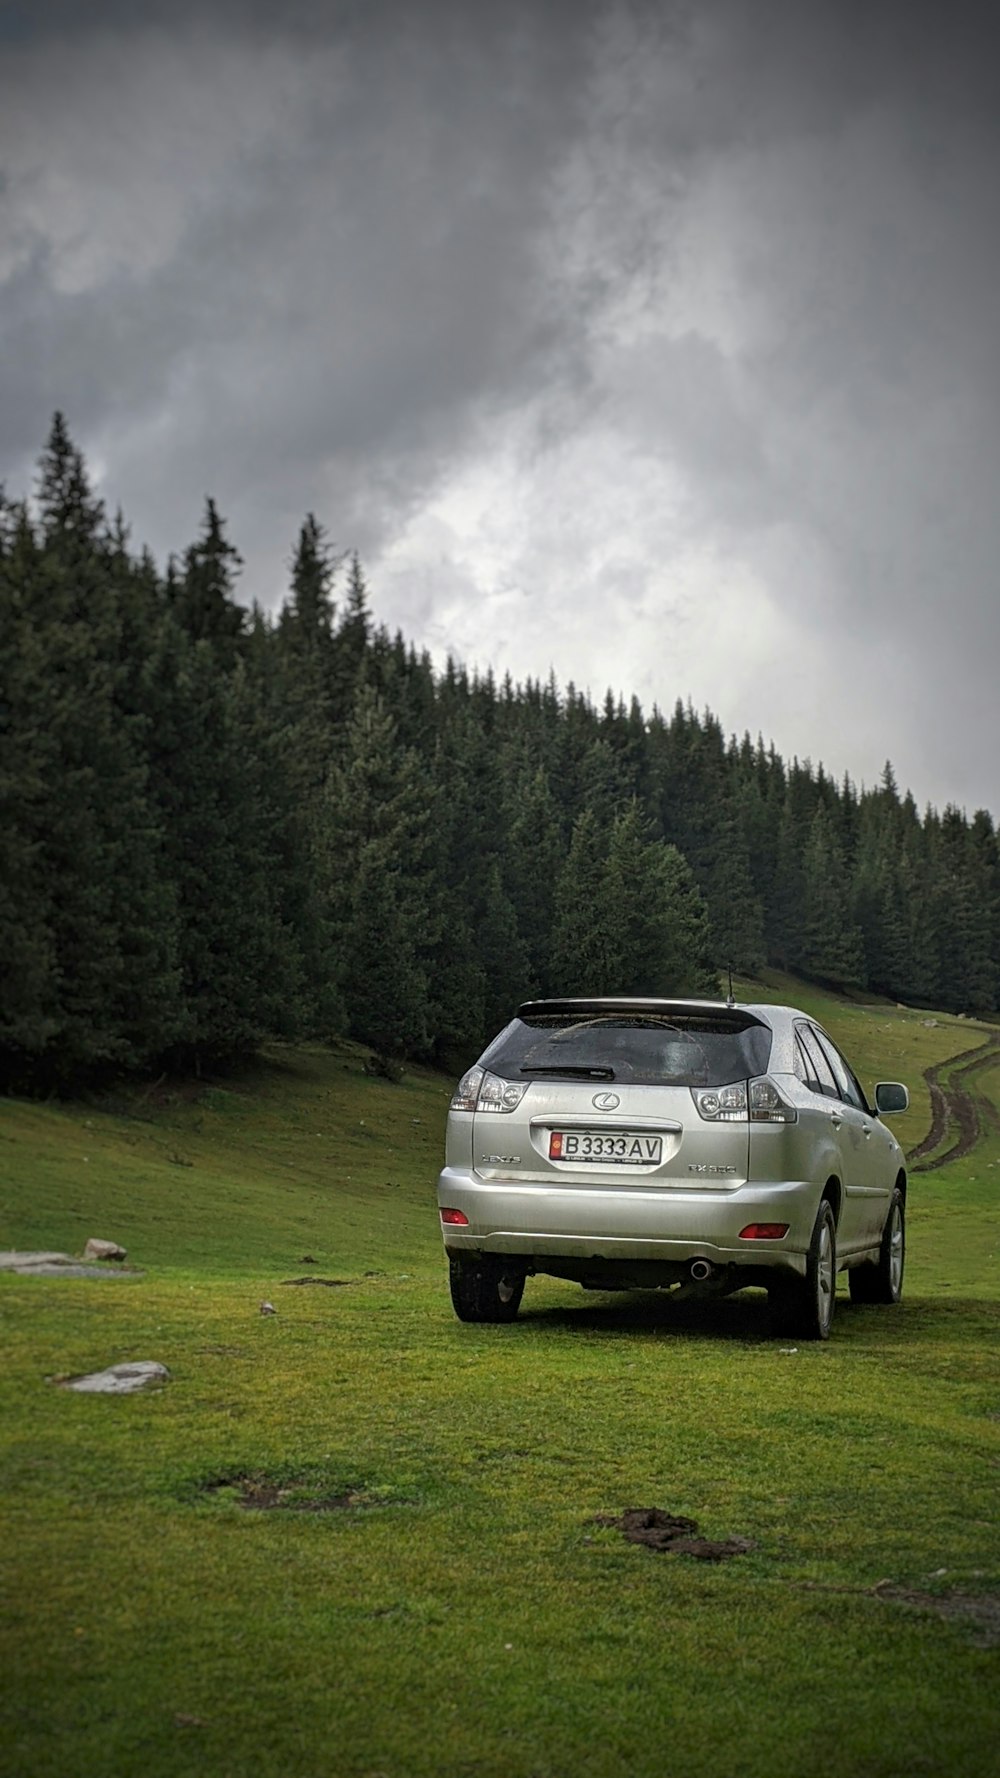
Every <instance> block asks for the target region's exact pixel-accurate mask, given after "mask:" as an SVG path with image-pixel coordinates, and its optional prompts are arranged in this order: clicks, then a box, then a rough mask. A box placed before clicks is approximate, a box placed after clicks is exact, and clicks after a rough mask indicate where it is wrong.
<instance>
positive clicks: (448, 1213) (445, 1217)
mask: <svg viewBox="0 0 1000 1778" xmlns="http://www.w3.org/2000/svg"><path fill="white" fill-rule="evenodd" d="M441 1221H442V1222H450V1223H452V1224H453V1225H454V1226H455V1227H456V1228H461V1229H467V1228H468V1226H469V1219H468V1217H467V1216H466V1214H465V1212H464V1211H463V1210H442V1212H441Z"/></svg>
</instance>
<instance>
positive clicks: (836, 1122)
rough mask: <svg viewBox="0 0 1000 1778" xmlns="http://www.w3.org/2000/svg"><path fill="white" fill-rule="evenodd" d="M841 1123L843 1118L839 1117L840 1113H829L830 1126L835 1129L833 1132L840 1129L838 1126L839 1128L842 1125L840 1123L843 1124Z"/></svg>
mask: <svg viewBox="0 0 1000 1778" xmlns="http://www.w3.org/2000/svg"><path fill="white" fill-rule="evenodd" d="M843 1121H844V1120H843V1118H842V1117H841V1115H840V1113H839V1112H838V1111H831V1113H830V1122H831V1124H832V1125H833V1127H834V1129H835V1130H839V1129H840V1126H841V1124H842V1123H843Z"/></svg>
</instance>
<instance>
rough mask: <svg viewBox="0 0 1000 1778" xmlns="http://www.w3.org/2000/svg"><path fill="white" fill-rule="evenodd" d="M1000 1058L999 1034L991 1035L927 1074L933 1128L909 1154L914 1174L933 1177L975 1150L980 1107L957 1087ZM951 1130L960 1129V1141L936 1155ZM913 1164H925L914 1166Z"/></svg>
mask: <svg viewBox="0 0 1000 1778" xmlns="http://www.w3.org/2000/svg"><path fill="white" fill-rule="evenodd" d="M998 1058H1000V1031H992V1032H991V1033H990V1035H989V1037H988V1038H987V1040H986V1042H985V1043H980V1044H977V1045H976V1047H975V1049H971V1050H961V1051H960V1052H959V1054H958V1055H957V1056H948V1057H946V1059H945V1060H944V1061H942V1062H937V1063H935V1065H934V1067H933V1068H927V1069H925V1070H924V1079H925V1081H926V1082H927V1088H928V1091H929V1093H930V1097H931V1127H930V1129H929V1130H928V1132H927V1135H926V1136H925V1137H924V1138H923V1140H922V1141H921V1142H918V1143H917V1145H916V1147H915V1148H911V1149H910V1150H909V1151H908V1153H907V1157H906V1158H907V1161H908V1162H909V1163H910V1166H911V1170H912V1171H913V1172H914V1173H934V1172H936V1171H937V1169H938V1168H939V1167H945V1166H947V1165H948V1163H949V1161H959V1160H961V1159H962V1157H963V1155H967V1154H969V1153H970V1152H971V1150H972V1149H973V1148H975V1146H976V1143H977V1142H978V1141H979V1138H980V1135H981V1134H982V1125H981V1123H980V1116H979V1105H978V1103H977V1101H976V1100H975V1099H974V1098H973V1096H972V1094H971V1093H967V1092H965V1091H964V1090H963V1088H962V1087H961V1086H959V1085H958V1084H957V1083H958V1082H959V1081H963V1082H964V1081H965V1080H967V1079H968V1077H969V1076H970V1075H972V1074H975V1073H977V1071H978V1070H979V1069H980V1068H985V1067H987V1066H988V1064H989V1063H990V1062H993V1061H996V1060H997V1059H998ZM942 1069H947V1071H948V1074H949V1084H948V1085H947V1086H942V1085H941V1078H940V1077H941V1071H942ZM952 1129H957V1131H958V1140H957V1141H956V1142H953V1143H952V1145H951V1147H950V1148H948V1149H946V1150H945V1152H944V1154H934V1150H935V1149H937V1148H939V1147H940V1145H941V1143H942V1142H943V1141H944V1140H945V1138H946V1137H947V1135H948V1133H949V1131H950V1130H952ZM925 1155H933V1159H932V1160H924V1158H923V1157H924V1156H925ZM914 1162H922V1163H923V1164H922V1165H916V1166H915V1165H914V1164H913V1163H914Z"/></svg>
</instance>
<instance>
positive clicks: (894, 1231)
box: [847, 1185, 906, 1303]
mask: <svg viewBox="0 0 1000 1778" xmlns="http://www.w3.org/2000/svg"><path fill="white" fill-rule="evenodd" d="M905 1264H906V1202H905V1199H904V1197H903V1194H902V1192H901V1191H900V1189H899V1186H898V1185H897V1186H896V1187H895V1189H894V1190H893V1194H892V1197H891V1198H890V1199H889V1212H888V1215H887V1216H886V1219H885V1224H884V1227H883V1229H882V1239H881V1241H880V1243H879V1250H878V1259H877V1260H875V1261H874V1262H868V1261H866V1263H865V1264H864V1265H861V1266H852V1267H851V1269H850V1271H849V1272H848V1274H847V1283H848V1287H849V1289H850V1292H851V1301H852V1303H898V1302H899V1299H900V1297H901V1296H902V1294H903V1269H904V1266H905Z"/></svg>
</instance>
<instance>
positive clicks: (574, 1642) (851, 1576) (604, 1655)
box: [0, 977, 1000, 1778]
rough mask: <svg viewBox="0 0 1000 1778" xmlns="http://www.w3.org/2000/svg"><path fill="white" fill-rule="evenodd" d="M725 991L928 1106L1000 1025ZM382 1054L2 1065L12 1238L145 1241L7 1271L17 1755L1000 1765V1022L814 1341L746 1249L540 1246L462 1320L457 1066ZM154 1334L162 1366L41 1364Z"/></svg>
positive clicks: (504, 1773)
mask: <svg viewBox="0 0 1000 1778" xmlns="http://www.w3.org/2000/svg"><path fill="white" fill-rule="evenodd" d="M741 991H742V992H743V993H744V994H745V996H746V997H747V998H750V997H754V996H757V997H766V998H770V999H784V998H788V999H790V1000H792V1001H793V1002H794V1003H797V1004H803V1003H807V1004H808V1006H809V1010H811V1011H813V1012H815V1013H816V1014H817V1015H819V1016H820V1017H821V1018H822V1019H823V1021H824V1022H825V1023H826V1024H827V1025H828V1026H829V1028H830V1029H831V1030H832V1032H833V1034H834V1035H835V1036H836V1037H837V1038H838V1040H840V1041H841V1042H842V1043H843V1046H844V1048H845V1050H846V1052H847V1054H848V1055H849V1056H850V1057H851V1058H852V1060H853V1061H854V1062H855V1064H856V1066H857V1067H858V1071H859V1073H860V1074H861V1076H862V1079H863V1080H864V1082H865V1084H866V1085H868V1086H870V1085H871V1083H872V1082H873V1081H874V1079H875V1078H902V1079H904V1080H906V1081H907V1082H908V1084H909V1085H910V1088H911V1092H912V1095H913V1106H912V1109H911V1111H910V1112H909V1113H908V1114H907V1117H906V1118H904V1119H899V1120H895V1121H894V1128H896V1130H897V1133H898V1134H899V1136H900V1139H901V1141H902V1142H903V1143H904V1146H906V1147H910V1146H914V1145H915V1144H917V1143H918V1142H919V1141H920V1140H921V1138H922V1137H923V1136H924V1135H925V1133H926V1131H927V1129H928V1127H929V1124H930V1116H931V1108H930V1101H929V1097H928V1093H927V1089H926V1087H925V1085H924V1082H923V1071H924V1070H925V1069H927V1068H930V1067H933V1066H936V1065H941V1064H946V1063H947V1062H948V1059H949V1058H950V1057H954V1056H956V1055H958V1054H960V1053H961V1052H963V1051H967V1050H969V1049H970V1048H973V1047H974V1046H976V1045H977V1044H980V1043H982V1042H983V1041H984V1039H985V1037H986V1036H987V1035H988V1034H987V1033H986V1032H984V1031H982V1030H981V1029H980V1028H979V1027H977V1026H975V1025H974V1024H972V1023H971V1022H970V1021H965V1020H956V1019H951V1018H948V1017H946V1016H944V1015H936V1019H937V1022H936V1023H935V1024H933V1025H929V1024H927V1023H926V1022H925V1020H926V1018H927V1016H928V1015H921V1014H919V1013H916V1012H912V1011H904V1010H902V1009H897V1008H893V1007H891V1006H884V1005H880V1006H876V1007H870V1006H865V1005H862V1004H860V1003H858V1004H855V1003H848V1002H845V1001H835V1000H832V999H831V998H829V997H828V996H824V995H822V994H820V993H818V992H816V991H814V990H805V989H803V988H802V986H801V984H798V983H790V982H783V981H782V980H781V979H780V978H777V977H772V978H769V980H768V985H767V987H766V988H764V989H761V988H760V987H759V985H757V986H754V987H753V988H747V987H745V986H744V988H743V989H742V990H741ZM361 1063H362V1058H361V1054H360V1052H358V1051H356V1050H354V1049H353V1048H351V1047H349V1046H344V1047H342V1048H340V1049H336V1050H319V1049H317V1050H298V1051H293V1052H280V1053H276V1054H274V1055H273V1056H271V1057H269V1058H268V1059H267V1063H266V1065H265V1066H263V1067H261V1068H260V1069H259V1070H258V1071H256V1072H255V1073H252V1074H248V1075H246V1076H245V1077H243V1078H241V1079H239V1080H234V1081H230V1082H228V1083H225V1084H218V1083H217V1084H215V1085H212V1086H211V1087H205V1088H203V1089H202V1090H200V1091H194V1090H186V1091H184V1092H181V1091H179V1090H178V1091H176V1092H173V1093H171V1092H168V1091H166V1090H164V1089H163V1088H162V1087H161V1088H159V1089H156V1090H155V1091H151V1092H149V1093H147V1094H146V1096H142V1095H141V1094H139V1093H136V1094H129V1095H128V1096H125V1097H123V1098H122V1099H121V1101H120V1103H118V1104H117V1105H112V1104H104V1105H101V1106H98V1105H89V1106H88V1105H80V1104H74V1105H68V1106H61V1107H59V1106H53V1105H45V1106H40V1105H30V1104H26V1103H22V1102H19V1101H11V1100H7V1101H0V1247H18V1248H35V1247H46V1248H47V1247H54V1248H61V1249H64V1250H66V1251H74V1250H79V1249H80V1248H81V1247H82V1245H83V1242H84V1241H85V1240H86V1238H87V1237H88V1236H89V1235H99V1236H107V1237H110V1238H112V1239H116V1240H120V1241H121V1242H122V1243H123V1244H124V1245H125V1246H127V1247H128V1249H129V1256H130V1262H131V1261H134V1263H135V1264H136V1266H138V1267H141V1268H142V1276H141V1277H137V1278H129V1277H115V1278H109V1279H107V1280H89V1279H79V1280H71V1279H53V1280H48V1279H41V1278H18V1277H12V1276H2V1277H0V1338H2V1349H3V1359H4V1362H3V1367H2V1382H0V1391H2V1395H0V1412H2V1428H3V1431H2V1443H3V1494H2V1500H3V1514H4V1535H3V1546H2V1548H3V1562H2V1570H3V1582H2V1586H3V1594H4V1600H3V1632H2V1634H3V1643H2V1647H0V1675H2V1678H0V1772H3V1773H4V1774H17V1775H18V1778H22V1775H23V1778H67V1775H68V1774H72V1775H73V1778H94V1775H97V1774H101V1775H102V1778H103V1775H111V1774H114V1775H118V1774H123V1775H127V1774H132V1773H135V1774H142V1778H167V1775H170V1778H174V1775H178V1774H188V1773H190V1774H195V1773H197V1774H205V1773H210V1774H223V1775H225V1774H230V1775H232V1778H244V1775H246V1778H250V1775H251V1774H253V1775H254V1778H272V1774H273V1778H299V1775H301V1778H313V1775H315V1778H377V1775H378V1774H385V1775H386V1778H410V1775H411V1774H412V1775H413V1778H419V1775H424V1774H441V1775H443V1778H466V1775H467V1778H605V1775H608V1778H610V1775H612V1774H619V1773H621V1774H635V1775H638V1778H642V1775H645V1774H649V1775H653V1774H656V1775H657V1778H661V1775H663V1774H675V1773H676V1774H684V1775H685V1778H757V1775H760V1778H765V1775H766V1778H772V1775H773V1778H784V1775H787V1778H798V1775H800V1774H801V1775H802V1778H805V1775H806V1774H812V1773H814V1772H817V1771H820V1770H825V1769H827V1768H828V1767H831V1766H832V1767H834V1768H835V1769H837V1770H839V1771H842V1772H844V1773H845V1774H848V1775H849V1778H853V1775H856V1774H857V1775H861V1778H896V1775H899V1778H904V1775H906V1778H910V1775H912V1774H928V1773H935V1774H938V1773H939V1774H942V1775H944V1774H947V1775H949V1778H964V1775H969V1778H973V1775H974V1778H980V1775H981V1778H986V1775H987V1774H990V1775H993V1774H996V1773H997V1772H998V1770H1000V1752H998V1749H1000V1549H998V1537H997V1493H998V1481H1000V1361H998V1354H997V1330H998V1319H1000V1317H998V1297H1000V1292H998V1288H997V1282H996V1280H997V1259H998V1257H1000V1214H998V1199H997V1191H998V1180H1000V1124H998V1118H997V1112H996V1109H995V1108H996V1107H997V1106H1000V1058H998V1061H997V1063H996V1064H995V1065H994V1064H989V1065H986V1066H983V1067H982V1068H980V1069H978V1071H977V1072H976V1074H975V1077H974V1091H975V1094H976V1098H977V1104H978V1106H979V1111H980V1123H981V1134H980V1137H979V1140H978V1142H977V1143H976V1146H975V1148H974V1149H973V1150H972V1151H971V1152H970V1153H969V1154H967V1155H966V1156H965V1157H964V1158H963V1159H962V1160H961V1161H959V1162H954V1163H951V1164H949V1165H945V1166H943V1167H941V1168H939V1169H937V1170H935V1171H931V1172H927V1173H918V1174H914V1176H913V1178H912V1180H911V1187H910V1203H909V1212H910V1214H909V1256H908V1271H907V1283H906V1293H905V1297H904V1302H903V1304H902V1305H901V1307H900V1308H899V1309H897V1310H892V1309H885V1308H867V1307H855V1306H852V1305H851V1304H850V1302H849V1300H848V1298H847V1292H846V1288H845V1285H844V1280H843V1279H841V1289H840V1292H839V1296H838V1308H837V1315H836V1320H835V1326H834V1334H833V1339H832V1340H831V1342H830V1343H829V1345H825V1346H824V1345H817V1346H800V1347H799V1348H798V1349H797V1350H790V1349H788V1348H787V1346H786V1344H785V1343H784V1342H781V1341H778V1340H775V1339H773V1338H772V1337H771V1335H770V1332H769V1328H768V1323H767V1316H766V1299H765V1297H764V1295H763V1293H761V1292H746V1293H743V1294H741V1295H739V1296H736V1297H733V1298H729V1299H727V1300H725V1301H722V1302H720V1303H717V1304H714V1305H711V1306H709V1305H698V1306H687V1307H685V1306H681V1305H675V1304H673V1303H671V1302H669V1301H667V1300H665V1299H663V1298H661V1297H658V1296H656V1295H653V1294H650V1295H642V1296H636V1297H619V1296H599V1295H598V1296H594V1295H589V1294H585V1293H584V1292H582V1291H580V1290H579V1289H577V1288H576V1287H574V1286H572V1285H568V1284H566V1285H562V1284H559V1283H558V1282H556V1281H554V1280H533V1281H529V1285H528V1289H527V1291H526V1294H525V1303H524V1308H523V1309H522V1312H521V1316H520V1318H519V1320H518V1321H517V1322H516V1323H515V1324H514V1325H513V1326H512V1327H469V1326H463V1325H461V1324H460V1323H459V1322H458V1321H456V1320H455V1319H454V1317H453V1314H452V1311H451V1306H450V1303H449V1300H448V1293H447V1287H446V1280H445V1271H444V1265H443V1259H442V1254H441V1245H440V1236H439V1233H438V1224H437V1216H436V1211H435V1205H434V1183H435V1176H436V1171H437V1167H438V1165H439V1160H440V1154H441V1143H442V1131H443V1123H444V1114H445V1110H446V1106H447V1101H448V1097H449V1092H450V1082H446V1081H444V1080H443V1079H442V1078H441V1077H440V1076H435V1075H432V1074H428V1073H420V1072H419V1071H414V1072H413V1073H412V1074H409V1075H408V1076H407V1078H406V1079H405V1080H404V1081H403V1083H402V1084H401V1085H399V1086H392V1085H388V1084H386V1083H382V1082H379V1081H376V1080H373V1079H370V1078H368V1077H367V1076H366V1075H365V1074H364V1072H363V1069H362V1065H361ZM946 1074H947V1069H946V1068H945V1069H944V1070H942V1075H941V1078H942V1079H944V1078H945V1076H946ZM307 1255H308V1256H311V1258H312V1259H313V1260H315V1261H316V1262H317V1263H315V1264H310V1263H307V1261H306V1256H307ZM304 1276H312V1277H317V1276H318V1277H322V1278H326V1279H332V1280H339V1281H341V1282H340V1283H338V1284H337V1285H336V1286H333V1287H330V1286H323V1285H320V1284H316V1283H313V1284H311V1285H305V1286H303V1285H294V1284H291V1283H288V1282H286V1281H287V1280H290V1279H296V1278H302V1277H304ZM263 1298H267V1299H270V1301H271V1302H273V1303H274V1305H275V1307H276V1309H277V1314H275V1315H273V1316H261V1315H260V1313H259V1304H260V1301H261V1299H263ZM140 1358H152V1359H159V1360H161V1361H162V1362H164V1363H165V1364H167V1365H168V1366H169V1368H170V1371H171V1374H172V1380H171V1382H170V1383H169V1384H168V1385H167V1386H166V1387H165V1388H163V1389H162V1390H159V1391H156V1392H152V1393H147V1394H143V1395H137V1396H132V1397H124V1398H103V1397H89V1398H88V1397H85V1396H77V1395H73V1394H72V1393H69V1392H67V1391H65V1390H61V1389H59V1388H58V1387H56V1386H54V1384H53V1383H52V1382H51V1381H50V1380H49V1379H51V1378H53V1377H54V1376H58V1375H65V1374H67V1373H76V1372H79V1371H83V1370H89V1369H96V1368H99V1367H101V1366H104V1365H106V1364H110V1363H113V1362H116V1361H119V1360H122V1359H140ZM248 1482H249V1483H254V1484H256V1485H257V1486H259V1487H262V1488H264V1487H267V1488H270V1490H271V1495H270V1496H269V1498H277V1501H278V1504H277V1506H276V1507H275V1508H274V1509H273V1510H259V1509H254V1508H248V1507H247V1506H246V1505H245V1504H243V1501H242V1499H241V1489H242V1488H243V1486H244V1485H245V1484H247V1483H248ZM334 1503H336V1504H334ZM324 1505H325V1506H326V1507H327V1510H315V1509H316V1508H317V1507H323V1506H324ZM629 1506H659V1507H662V1508H665V1509H667V1510H669V1511H673V1512H676V1513H681V1514H685V1515H688V1516H690V1517H692V1518H694V1519H696V1520H697V1521H698V1522H699V1524H700V1526H701V1528H702V1530H703V1531H704V1533H705V1534H706V1535H707V1536H709V1537H725V1536H728V1535H730V1534H736V1535H742V1536H745V1537H748V1538H751V1539H752V1540H753V1543H754V1548H753V1550H752V1551H751V1552H750V1553H749V1554H747V1555H744V1556H740V1557H738V1558H737V1559H735V1560H733V1561H730V1562H727V1563H722V1564H718V1565H712V1564H708V1563H702V1562H697V1561H695V1560H693V1559H691V1558H690V1557H684V1556H678V1555H669V1554H657V1553H654V1552H652V1551H650V1550H647V1549H642V1548H638V1547H636V1546H634V1545H630V1544H628V1543H626V1542H625V1541H624V1539H623V1538H622V1537H621V1535H620V1534H619V1532H618V1531H617V1530H615V1529H613V1528H610V1527H606V1526H599V1525H596V1524H595V1523H594V1519H595V1515H597V1514H600V1513H618V1512H621V1511H622V1510H623V1509H625V1508H627V1507H629Z"/></svg>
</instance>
